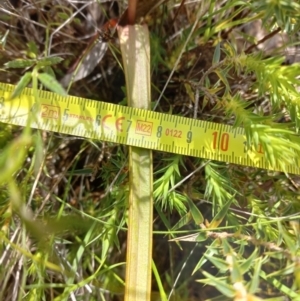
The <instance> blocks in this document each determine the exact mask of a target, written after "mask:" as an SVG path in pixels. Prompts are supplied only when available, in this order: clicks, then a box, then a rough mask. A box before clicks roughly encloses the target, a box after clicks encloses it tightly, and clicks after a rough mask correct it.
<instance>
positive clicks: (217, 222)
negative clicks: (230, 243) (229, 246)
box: [208, 198, 233, 229]
mask: <svg viewBox="0 0 300 301" xmlns="http://www.w3.org/2000/svg"><path fill="white" fill-rule="evenodd" d="M232 200H233V198H231V199H230V200H228V201H227V202H226V203H225V204H224V205H223V206H222V208H221V210H220V211H219V212H218V213H217V214H216V215H215V217H214V218H213V220H212V221H211V223H210V225H209V227H208V228H209V229H214V228H217V227H218V226H219V225H220V223H221V222H222V221H223V219H224V217H225V216H226V214H227V211H228V209H229V207H230V205H231V203H232Z"/></svg>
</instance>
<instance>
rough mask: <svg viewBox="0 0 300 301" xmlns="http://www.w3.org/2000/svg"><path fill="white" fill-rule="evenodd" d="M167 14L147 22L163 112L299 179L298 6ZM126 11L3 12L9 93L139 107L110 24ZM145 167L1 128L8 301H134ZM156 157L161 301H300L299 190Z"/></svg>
mask: <svg viewBox="0 0 300 301" xmlns="http://www.w3.org/2000/svg"><path fill="white" fill-rule="evenodd" d="M142 2H143V1H142ZM146 2H147V3H148V4H147V7H148V6H149V3H150V2H151V1H150V0H148V1H146ZM161 2H164V3H161V4H160V5H158V6H157V7H156V8H155V9H153V10H152V11H151V12H150V13H149V14H148V15H147V16H146V17H145V18H144V19H143V20H139V22H141V23H145V24H147V25H148V27H149V32H150V43H151V59H150V62H151V94H152V97H151V108H152V109H153V110H155V111H159V112H165V113H168V114H173V115H181V116H186V117H190V118H198V119H202V120H207V121H212V122H216V123H222V124H231V125H234V126H242V127H244V128H245V132H246V138H247V144H246V145H245V147H246V148H247V149H252V150H253V151H254V152H255V151H257V152H260V153H261V155H263V156H265V158H266V159H267V160H268V162H269V163H270V164H271V165H275V164H278V165H280V166H281V167H282V168H283V170H284V169H285V166H286V165H287V164H295V165H298V164H299V160H298V158H299V154H300V146H299V145H300V144H299V134H298V133H299V126H300V114H299V99H300V97H299V83H298V81H299V74H300V66H299V63H298V60H299V59H298V55H297V48H298V44H299V37H298V36H299V33H298V32H299V27H300V4H299V3H298V1H282V0H280V1H279V0H278V1H276V0H274V1H266V0H258V1H235V0H229V1H226V2H221V1H210V2H207V1H188V0H186V1H184V0H178V1H161ZM152 4H153V3H152ZM139 5H141V4H139ZM145 5H146V4H145ZM141 7H142V6H139V9H138V14H139V16H141V15H142V13H141V11H142V10H141ZM125 9H126V3H125V1H124V3H123V1H119V2H118V3H114V4H113V3H112V2H107V3H102V1H95V2H91V3H89V2H87V1H84V2H82V3H80V1H63V0H45V1H33V0H32V1H31V0H28V1H21V0H20V1H19V0H15V1H12V0H10V1H5V2H3V3H0V82H3V83H13V84H16V88H15V90H14V91H13V93H12V96H11V97H12V98H15V97H18V95H19V94H20V93H21V91H22V90H23V89H24V87H26V86H30V87H32V88H33V90H34V93H35V94H34V95H35V98H36V101H37V102H38V90H39V89H48V90H51V91H53V92H55V93H59V94H62V95H65V94H66V93H68V94H71V95H77V96H80V97H83V98H92V99H97V100H101V101H105V102H112V103H116V104H121V105H127V100H128V104H129V105H133V104H132V103H131V100H130V98H129V97H128V96H127V94H126V93H129V91H130V85H129V84H128V81H129V80H128V74H126V72H125V71H124V70H125V69H126V68H125V66H124V62H123V60H122V56H121V51H120V45H119V40H118V36H117V33H116V30H115V28H114V27H113V25H114V22H109V23H107V21H108V20H109V19H111V18H114V17H115V16H117V17H119V16H121V14H122V13H123V11H124V10H125ZM149 9H150V8H149V7H148V8H147V10H149ZM143 12H144V11H143ZM104 24H105V26H103V25H104ZM99 28H100V29H99ZM99 39H100V40H101V41H102V44H101V43H100V44H96V45H97V46H96V47H98V48H97V52H93V49H95V48H93V47H94V45H95V43H96V42H97V41H98V40H99ZM104 43H105V44H104ZM99 45H100V46H99ZM101 45H102V46H101ZM101 51H103V52H101ZM99 58H100V59H99ZM123 68H124V70H123ZM72 72H75V73H72ZM124 74H126V80H125V76H124ZM147 85H148V88H149V90H147V93H148V92H149V91H150V86H149V83H148V84H147ZM131 88H132V87H131ZM149 94H150V92H149V93H148V95H149ZM129 95H130V94H129ZM0 97H1V90H0ZM148 105H149V104H148ZM0 113H1V106H0ZM33 118H34V117H33ZM31 121H32V120H28V124H29V123H30V122H31ZM131 152H132V151H131ZM131 152H129V151H128V147H126V146H124V145H116V144H113V143H105V142H102V141H91V140H88V139H84V138H78V137H70V136H66V135H61V134H58V133H50V132H44V131H38V130H34V129H31V128H30V127H29V126H26V127H24V128H21V127H16V126H10V125H6V124H0V185H1V190H0V228H1V231H0V242H1V244H0V300H8V301H11V300H30V301H31V300H55V301H58V300H72V301H73V300H108V301H109V300H111V301H116V300H117V301H118V300H124V292H125V280H126V279H125V274H126V255H125V254H126V248H127V246H128V245H129V243H130V242H128V241H127V229H128V219H129V216H128V210H127V209H128V199H129V194H130V192H131V191H132V188H133V185H134V184H136V183H133V181H132V179H133V178H130V177H129V170H130V171H131V170H132V165H131V163H132V161H130V160H128V158H129V155H128V153H131ZM148 155H149V157H148V158H150V157H151V155H150V152H149V153H148V154H147V156H148ZM152 155H153V157H152V158H150V159H149V160H150V161H151V159H152V167H153V203H154V204H153V207H154V210H153V224H152V226H153V252H152V253H153V256H152V257H153V261H152V272H153V273H152V289H151V291H152V293H151V300H189V301H190V300H193V301H194V300H222V301H223V300H234V301H250V300H272V301H279V300H282V301H284V300H300V269H299V246H300V226H299V218H300V214H299V211H300V205H299V204H300V202H299V201H300V194H299V191H300V190H299V187H300V181H299V180H300V178H299V176H298V175H292V174H288V173H284V172H274V171H268V170H262V169H258V168H250V167H245V166H237V165H233V164H229V163H226V162H216V161H210V160H204V159H201V158H193V157H185V156H179V155H176V154H169V153H161V152H153V154H152ZM131 160H132V159H131ZM142 167H143V166H141V168H142ZM133 169H134V168H133ZM148 170H149V169H148ZM138 172H141V171H138ZM149 202H150V200H149ZM150 209H151V208H150ZM149 246H151V242H149ZM149 248H150V247H149ZM148 262H151V259H149V260H148ZM127 264H128V262H127ZM141 301H142V300H141Z"/></svg>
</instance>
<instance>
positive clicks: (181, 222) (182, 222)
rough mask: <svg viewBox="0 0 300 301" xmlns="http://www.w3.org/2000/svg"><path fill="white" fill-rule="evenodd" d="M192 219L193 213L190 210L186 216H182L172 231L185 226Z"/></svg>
mask: <svg viewBox="0 0 300 301" xmlns="http://www.w3.org/2000/svg"><path fill="white" fill-rule="evenodd" d="M191 219H192V216H191V213H190V212H188V213H186V214H185V215H184V216H182V217H181V219H180V220H179V221H178V222H177V223H176V224H175V225H174V226H173V227H172V229H171V230H172V231H175V230H178V229H180V228H182V227H183V226H185V225H187V224H188V223H189V222H190V221H191Z"/></svg>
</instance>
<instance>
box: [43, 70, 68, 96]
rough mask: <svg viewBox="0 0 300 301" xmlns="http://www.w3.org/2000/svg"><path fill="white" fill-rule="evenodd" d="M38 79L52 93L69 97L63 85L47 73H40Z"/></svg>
mask: <svg viewBox="0 0 300 301" xmlns="http://www.w3.org/2000/svg"><path fill="white" fill-rule="evenodd" d="M38 79H39V81H40V82H41V83H42V84H43V85H44V86H45V87H46V88H47V89H49V90H50V91H52V92H55V93H57V94H60V95H67V92H66V91H65V89H64V88H63V87H62V85H61V84H60V83H59V82H58V81H57V80H56V79H55V78H53V77H52V76H51V75H49V74H47V73H39V74H38Z"/></svg>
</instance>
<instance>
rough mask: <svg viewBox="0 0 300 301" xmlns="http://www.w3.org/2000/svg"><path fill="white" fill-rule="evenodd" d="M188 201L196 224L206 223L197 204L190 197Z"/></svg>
mask: <svg viewBox="0 0 300 301" xmlns="http://www.w3.org/2000/svg"><path fill="white" fill-rule="evenodd" d="M187 201H188V204H189V207H190V210H191V214H192V217H193V220H194V221H195V223H196V224H197V225H200V224H202V223H203V221H204V217H203V215H202V213H201V212H200V211H199V209H198V208H197V206H196V205H195V203H194V202H193V201H192V200H191V199H190V198H189V197H187Z"/></svg>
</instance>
